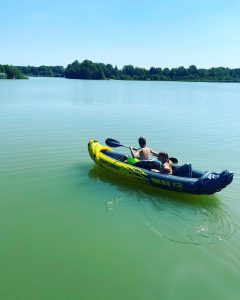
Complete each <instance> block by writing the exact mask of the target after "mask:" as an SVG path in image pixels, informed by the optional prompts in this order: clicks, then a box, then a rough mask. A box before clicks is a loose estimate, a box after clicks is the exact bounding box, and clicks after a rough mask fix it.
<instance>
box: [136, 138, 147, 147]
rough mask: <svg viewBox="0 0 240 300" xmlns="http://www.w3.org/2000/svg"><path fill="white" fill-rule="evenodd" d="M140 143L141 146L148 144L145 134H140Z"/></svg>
mask: <svg viewBox="0 0 240 300" xmlns="http://www.w3.org/2000/svg"><path fill="white" fill-rule="evenodd" d="M138 143H139V145H140V147H141V148H142V147H145V146H146V139H145V138H144V137H143V136H140V138H139V139H138Z"/></svg>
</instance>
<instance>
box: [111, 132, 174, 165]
mask: <svg viewBox="0 0 240 300" xmlns="http://www.w3.org/2000/svg"><path fill="white" fill-rule="evenodd" d="M105 143H106V145H108V146H109V147H111V148H116V147H124V148H128V149H129V148H130V147H129V146H126V145H123V144H120V142H119V141H117V140H114V139H110V138H108V139H106V141H105ZM133 150H138V149H135V148H133ZM169 159H170V160H171V161H172V162H173V163H174V164H176V163H178V159H177V158H175V157H169Z"/></svg>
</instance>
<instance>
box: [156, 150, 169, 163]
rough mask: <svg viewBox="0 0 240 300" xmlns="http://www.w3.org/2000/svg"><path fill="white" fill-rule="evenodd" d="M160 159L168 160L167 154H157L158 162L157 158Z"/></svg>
mask: <svg viewBox="0 0 240 300" xmlns="http://www.w3.org/2000/svg"><path fill="white" fill-rule="evenodd" d="M160 157H162V158H163V159H164V160H165V161H167V160H168V153H167V152H159V153H158V160H159V158H160Z"/></svg>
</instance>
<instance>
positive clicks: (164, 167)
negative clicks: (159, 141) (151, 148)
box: [134, 152, 173, 175]
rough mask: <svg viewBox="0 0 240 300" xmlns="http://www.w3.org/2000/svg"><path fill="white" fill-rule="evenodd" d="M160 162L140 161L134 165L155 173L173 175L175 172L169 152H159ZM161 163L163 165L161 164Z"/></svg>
mask: <svg viewBox="0 0 240 300" xmlns="http://www.w3.org/2000/svg"><path fill="white" fill-rule="evenodd" d="M157 158H158V161H156V160H140V161H138V162H136V163H134V166H136V167H139V168H143V169H146V170H149V171H153V172H160V173H163V174H169V175H172V173H173V170H172V166H173V163H172V161H171V160H170V159H169V158H168V154H167V152H159V153H158V154H157ZM160 162H161V163H160Z"/></svg>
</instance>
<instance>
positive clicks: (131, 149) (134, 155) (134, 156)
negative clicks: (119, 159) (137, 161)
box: [129, 146, 139, 158]
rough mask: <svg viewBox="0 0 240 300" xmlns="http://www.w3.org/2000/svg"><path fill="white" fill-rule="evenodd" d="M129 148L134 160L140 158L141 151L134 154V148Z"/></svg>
mask: <svg viewBox="0 0 240 300" xmlns="http://www.w3.org/2000/svg"><path fill="white" fill-rule="evenodd" d="M129 148H130V151H131V154H132V157H133V158H137V157H138V156H139V150H138V151H136V152H135V153H134V152H133V147H132V146H130V147H129Z"/></svg>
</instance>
